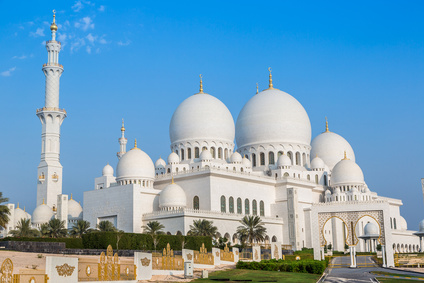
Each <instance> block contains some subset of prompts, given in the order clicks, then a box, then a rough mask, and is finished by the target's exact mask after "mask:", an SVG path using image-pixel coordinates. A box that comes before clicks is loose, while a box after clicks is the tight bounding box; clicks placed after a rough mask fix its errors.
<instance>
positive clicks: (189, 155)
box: [187, 148, 191, 159]
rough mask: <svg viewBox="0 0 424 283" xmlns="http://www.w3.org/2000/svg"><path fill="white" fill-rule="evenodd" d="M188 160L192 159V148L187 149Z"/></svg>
mask: <svg viewBox="0 0 424 283" xmlns="http://www.w3.org/2000/svg"><path fill="white" fill-rule="evenodd" d="M187 159H191V148H188V149H187Z"/></svg>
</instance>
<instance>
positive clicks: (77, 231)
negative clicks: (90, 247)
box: [69, 219, 91, 238]
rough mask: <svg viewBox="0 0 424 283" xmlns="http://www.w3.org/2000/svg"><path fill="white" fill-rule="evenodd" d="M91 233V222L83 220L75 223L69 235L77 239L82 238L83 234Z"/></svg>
mask: <svg viewBox="0 0 424 283" xmlns="http://www.w3.org/2000/svg"><path fill="white" fill-rule="evenodd" d="M89 232H91V229H90V222H88V221H85V220H82V219H81V220H78V221H77V223H75V225H74V226H73V227H72V230H71V231H70V232H69V234H71V235H72V236H75V237H77V238H81V236H82V235H83V234H87V233H89Z"/></svg>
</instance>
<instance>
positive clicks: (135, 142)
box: [134, 139, 137, 148]
mask: <svg viewBox="0 0 424 283" xmlns="http://www.w3.org/2000/svg"><path fill="white" fill-rule="evenodd" d="M134 148H137V139H134Z"/></svg>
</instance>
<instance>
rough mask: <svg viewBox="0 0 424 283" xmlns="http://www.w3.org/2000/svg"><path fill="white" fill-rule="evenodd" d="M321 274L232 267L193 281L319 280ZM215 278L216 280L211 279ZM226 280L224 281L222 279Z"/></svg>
mask: <svg viewBox="0 0 424 283" xmlns="http://www.w3.org/2000/svg"><path fill="white" fill-rule="evenodd" d="M320 277H321V275H317V274H309V273H294V272H279V271H263V270H248V269H230V270H224V271H216V272H213V273H211V274H209V279H196V280H194V281H193V282H198V283H199V282H215V283H216V282H220V281H218V280H216V279H227V280H228V279H230V281H226V282H243V280H246V281H247V282H305V283H307V282H317V280H318V279H319V278H320ZM210 279H215V280H210ZM246 281H245V282H246ZM222 282H224V281H222Z"/></svg>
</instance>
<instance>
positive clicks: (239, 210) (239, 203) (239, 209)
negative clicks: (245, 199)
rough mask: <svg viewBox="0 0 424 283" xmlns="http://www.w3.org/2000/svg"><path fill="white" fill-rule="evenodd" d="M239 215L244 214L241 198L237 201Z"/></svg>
mask: <svg viewBox="0 0 424 283" xmlns="http://www.w3.org/2000/svg"><path fill="white" fill-rule="evenodd" d="M237 213H238V214H242V211H241V198H238V199H237Z"/></svg>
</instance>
